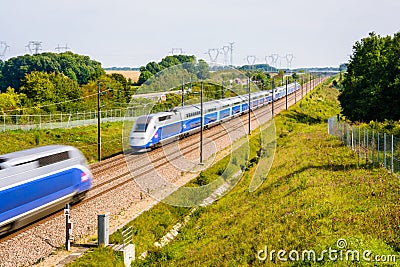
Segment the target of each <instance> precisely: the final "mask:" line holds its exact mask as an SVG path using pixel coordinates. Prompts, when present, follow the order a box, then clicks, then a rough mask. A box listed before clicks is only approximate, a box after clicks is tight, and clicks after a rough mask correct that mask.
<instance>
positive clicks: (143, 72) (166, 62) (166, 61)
mask: <svg viewBox="0 0 400 267" xmlns="http://www.w3.org/2000/svg"><path fill="white" fill-rule="evenodd" d="M195 61H196V58H195V57H194V56H186V55H173V56H167V57H165V58H163V59H162V60H161V62H159V63H156V62H154V61H153V62H149V63H147V65H146V66H145V67H143V66H142V67H140V76H139V80H138V82H137V83H138V84H139V85H141V84H143V83H145V82H146V81H147V80H148V79H150V78H151V77H153V76H154V75H155V74H156V73H159V72H160V71H163V70H164V69H167V68H170V67H172V66H176V65H179V64H184V63H192V64H194V62H195ZM187 67H188V68H190V65H187Z"/></svg>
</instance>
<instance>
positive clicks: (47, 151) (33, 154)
mask: <svg viewBox="0 0 400 267" xmlns="http://www.w3.org/2000/svg"><path fill="white" fill-rule="evenodd" d="M71 150H73V151H77V149H76V148H74V147H72V146H64V145H48V146H40V147H34V148H30V149H26V150H21V151H16V152H11V153H8V154H3V155H0V163H3V162H7V165H10V166H13V165H17V164H19V163H21V162H25V161H26V160H27V159H30V160H34V159H36V158H40V157H43V156H47V155H51V154H55V153H59V152H64V151H71Z"/></svg>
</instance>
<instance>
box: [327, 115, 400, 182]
mask: <svg viewBox="0 0 400 267" xmlns="http://www.w3.org/2000/svg"><path fill="white" fill-rule="evenodd" d="M328 133H329V134H331V135H334V136H337V137H338V138H339V139H340V140H341V141H342V142H343V143H344V144H345V145H347V146H348V147H349V148H351V149H352V150H353V151H354V152H355V153H357V155H358V156H360V157H361V158H363V159H365V161H366V163H372V164H373V165H376V166H382V167H384V168H385V169H387V170H388V171H389V172H391V173H393V174H395V175H396V176H397V177H398V175H399V173H400V139H399V138H397V137H395V136H393V135H389V134H386V133H379V132H376V131H374V130H372V129H369V128H367V127H361V126H354V125H353V126H352V125H349V124H348V123H345V122H339V121H338V120H337V119H336V117H332V118H330V119H329V120H328Z"/></svg>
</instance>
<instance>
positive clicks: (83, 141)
mask: <svg viewBox="0 0 400 267" xmlns="http://www.w3.org/2000/svg"><path fill="white" fill-rule="evenodd" d="M122 126H123V123H122V122H113V123H103V124H101V138H102V139H101V140H102V158H107V157H111V156H112V155H115V154H117V153H120V152H121V150H122V137H121V133H122ZM49 144H64V145H72V146H75V147H77V148H79V149H80V150H81V151H82V153H83V154H84V155H85V156H86V158H87V159H88V161H89V162H90V163H92V162H95V161H97V126H84V127H74V128H70V129H51V130H39V129H38V130H30V131H22V130H17V131H8V132H4V133H0V154H5V153H9V152H14V151H18V150H22V149H28V148H32V147H36V146H38V145H49Z"/></svg>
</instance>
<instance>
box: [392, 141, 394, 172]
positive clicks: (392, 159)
mask: <svg viewBox="0 0 400 267" xmlns="http://www.w3.org/2000/svg"><path fill="white" fill-rule="evenodd" d="M393 158H394V138H393V134H392V173H394V166H393Z"/></svg>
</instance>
